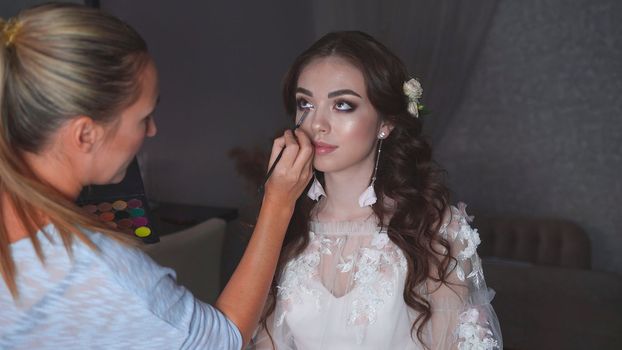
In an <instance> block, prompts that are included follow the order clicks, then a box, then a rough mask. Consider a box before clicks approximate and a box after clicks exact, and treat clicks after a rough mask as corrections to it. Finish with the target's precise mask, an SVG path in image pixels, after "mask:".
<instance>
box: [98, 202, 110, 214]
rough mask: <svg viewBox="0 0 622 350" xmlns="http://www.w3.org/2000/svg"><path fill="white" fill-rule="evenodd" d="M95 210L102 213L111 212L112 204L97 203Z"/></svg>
mask: <svg viewBox="0 0 622 350" xmlns="http://www.w3.org/2000/svg"><path fill="white" fill-rule="evenodd" d="M97 210H99V211H101V212H102V213H103V212H107V211H111V210H112V204H110V203H108V202H103V203H99V204H98V205H97Z"/></svg>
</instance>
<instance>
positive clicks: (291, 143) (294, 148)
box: [275, 130, 299, 170]
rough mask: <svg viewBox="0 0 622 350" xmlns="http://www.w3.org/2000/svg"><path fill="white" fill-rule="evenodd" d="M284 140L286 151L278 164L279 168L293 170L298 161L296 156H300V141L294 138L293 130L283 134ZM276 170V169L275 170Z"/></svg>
mask: <svg viewBox="0 0 622 350" xmlns="http://www.w3.org/2000/svg"><path fill="white" fill-rule="evenodd" d="M283 138H284V140H285V150H284V151H283V156H282V157H281V161H279V164H277V168H281V169H284V168H287V169H289V168H291V167H292V165H293V164H294V161H295V160H296V156H297V155H298V149H299V145H298V141H296V138H295V137H294V134H293V133H292V131H291V130H286V131H285V133H284V134H283ZM275 170H276V169H275Z"/></svg>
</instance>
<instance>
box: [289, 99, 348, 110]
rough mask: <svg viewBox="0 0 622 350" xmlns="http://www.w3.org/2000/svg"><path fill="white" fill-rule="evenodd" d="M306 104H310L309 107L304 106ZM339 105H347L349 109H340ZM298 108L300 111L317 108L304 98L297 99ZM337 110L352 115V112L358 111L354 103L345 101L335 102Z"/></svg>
mask: <svg viewBox="0 0 622 350" xmlns="http://www.w3.org/2000/svg"><path fill="white" fill-rule="evenodd" d="M305 104H309V106H304V107H303V105H305ZM339 105H346V106H347V107H346V108H345V109H340V108H339V107H338V106H339ZM296 108H298V110H305V109H313V108H315V106H314V105H312V104H311V103H310V102H309V101H307V100H306V99H304V98H298V99H296ZM335 109H336V110H337V111H340V112H345V113H350V112H354V110H356V104H354V103H352V102H348V101H345V100H337V101H336V102H335Z"/></svg>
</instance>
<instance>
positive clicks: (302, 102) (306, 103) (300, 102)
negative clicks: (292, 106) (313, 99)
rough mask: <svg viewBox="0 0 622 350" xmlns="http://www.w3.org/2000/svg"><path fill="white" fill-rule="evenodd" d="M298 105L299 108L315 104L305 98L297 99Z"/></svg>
mask: <svg viewBox="0 0 622 350" xmlns="http://www.w3.org/2000/svg"><path fill="white" fill-rule="evenodd" d="M296 106H297V107H298V109H299V110H303V109H311V108H313V105H312V104H311V103H310V102H309V101H307V100H306V99H304V98H299V99H297V100H296Z"/></svg>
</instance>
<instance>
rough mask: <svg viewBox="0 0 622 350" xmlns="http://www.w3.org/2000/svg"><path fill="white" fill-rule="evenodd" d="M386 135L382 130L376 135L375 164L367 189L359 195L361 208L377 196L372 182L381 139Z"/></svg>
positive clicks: (371, 202) (371, 203) (374, 179)
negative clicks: (376, 151) (376, 150)
mask: <svg viewBox="0 0 622 350" xmlns="http://www.w3.org/2000/svg"><path fill="white" fill-rule="evenodd" d="M385 137H386V134H385V132H384V131H382V132H380V134H379V135H378V153H377V154H376V165H375V166H374V173H373V174H372V176H371V184H370V185H369V187H367V189H366V190H365V191H364V192H363V193H362V194H361V195H360V196H359V206H360V207H361V208H364V207H367V206H372V205H373V204H374V203H376V201H377V200H378V198H376V191H375V190H374V184H375V183H376V174H377V173H378V161H379V160H380V152H381V151H382V140H383V139H384V138H385Z"/></svg>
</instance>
